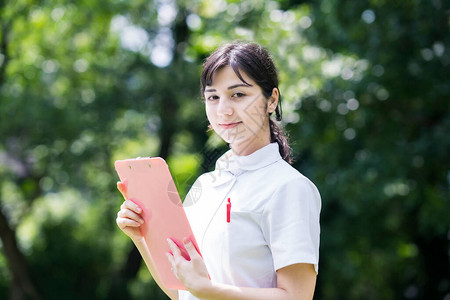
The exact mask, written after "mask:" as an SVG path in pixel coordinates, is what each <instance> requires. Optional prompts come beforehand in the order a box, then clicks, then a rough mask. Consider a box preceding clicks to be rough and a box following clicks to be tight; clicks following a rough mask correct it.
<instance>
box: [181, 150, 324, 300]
mask: <svg viewBox="0 0 450 300" xmlns="http://www.w3.org/2000/svg"><path fill="white" fill-rule="evenodd" d="M228 198H230V202H231V210H230V222H229V223H228V222H227V199H228ZM184 207H185V211H186V214H187V217H188V219H189V222H190V224H191V227H192V230H193V232H194V235H195V238H196V240H197V243H198V245H199V248H200V252H201V254H202V256H203V258H204V260H205V264H206V267H207V269H208V272H209V274H210V276H211V280H213V281H215V282H220V283H224V284H230V285H234V286H239V287H259V288H273V287H276V286H277V281H276V270H278V269H281V268H283V267H286V266H288V265H291V264H295V263H310V264H313V265H314V267H315V270H316V272H317V271H318V263H319V235H320V226H319V214H320V208H321V200H320V195H319V192H318V190H317V188H316V187H315V186H314V184H313V183H312V182H311V181H309V180H308V179H307V178H306V177H305V176H303V175H302V174H300V173H299V172H298V171H297V170H295V169H294V168H293V167H292V166H290V165H289V164H288V163H287V162H285V161H284V160H283V159H282V158H281V156H280V153H279V148H278V144H277V143H272V144H269V145H267V146H265V147H263V148H261V149H259V150H258V151H256V152H254V153H252V154H250V155H248V156H237V155H234V154H233V152H232V151H231V150H230V151H228V152H227V153H225V154H224V155H223V156H222V157H221V158H219V159H218V161H217V162H216V169H215V171H213V172H210V173H205V174H203V175H201V176H200V177H199V178H198V179H197V181H196V182H195V183H194V185H193V186H192V188H191V190H190V191H189V194H188V196H187V197H186V199H185V201H184ZM179 299H180V300H188V299H189V300H192V299H197V298H195V297H194V296H192V295H191V294H190V293H189V292H187V291H179Z"/></svg>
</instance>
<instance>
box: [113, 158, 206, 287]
mask: <svg viewBox="0 0 450 300" xmlns="http://www.w3.org/2000/svg"><path fill="white" fill-rule="evenodd" d="M114 166H115V168H116V171H117V174H118V175H119V178H120V181H121V182H122V183H123V184H124V185H125V188H126V194H127V195H126V197H127V199H129V200H131V201H133V202H135V203H136V204H137V205H139V206H140V207H141V209H142V211H143V213H142V217H143V219H144V221H145V222H144V224H143V225H142V226H141V234H142V236H143V237H144V239H145V242H146V244H147V247H148V249H149V252H150V257H151V260H152V261H153V264H154V266H155V270H156V272H157V273H158V276H159V278H160V279H161V281H162V283H163V284H164V285H165V286H166V287H168V288H170V289H182V290H185V289H186V288H185V287H184V286H183V285H182V284H181V283H180V282H179V281H178V279H177V278H176V277H175V275H173V272H172V271H171V267H172V266H171V265H170V263H169V261H168V260H167V256H166V253H167V252H170V248H169V245H168V243H167V238H171V239H172V240H173V241H174V242H175V243H176V244H177V245H178V246H179V247H180V248H181V249H182V255H183V256H184V257H185V258H186V259H188V260H189V259H190V258H189V255H188V254H187V251H186V250H185V249H184V246H183V243H182V241H183V239H185V238H189V239H191V241H192V242H193V244H194V246H195V247H196V248H197V251H198V249H199V248H198V245H197V242H196V240H195V237H194V234H193V233H192V229H191V226H190V225H189V221H188V219H187V217H186V214H185V212H184V208H183V204H182V202H181V199H180V196H179V194H178V191H177V189H176V186H175V184H174V182H173V179H172V175H171V174H170V171H169V167H168V166H167V164H166V162H165V161H164V159H162V158H160V157H151V158H136V159H126V160H117V161H116V162H115V163H114ZM199 253H200V252H199Z"/></svg>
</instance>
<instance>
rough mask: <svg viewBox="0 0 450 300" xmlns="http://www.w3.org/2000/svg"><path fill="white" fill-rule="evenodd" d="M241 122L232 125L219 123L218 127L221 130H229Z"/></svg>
mask: <svg viewBox="0 0 450 300" xmlns="http://www.w3.org/2000/svg"><path fill="white" fill-rule="evenodd" d="M241 123H242V122H233V123H221V124H219V126H220V127H222V128H223V129H231V128H234V127H236V126H237V125H239V124H241Z"/></svg>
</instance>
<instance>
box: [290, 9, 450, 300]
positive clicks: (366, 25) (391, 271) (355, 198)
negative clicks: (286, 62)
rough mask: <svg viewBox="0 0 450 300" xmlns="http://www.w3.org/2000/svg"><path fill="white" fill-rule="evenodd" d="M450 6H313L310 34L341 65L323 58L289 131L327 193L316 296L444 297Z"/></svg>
mask: <svg viewBox="0 0 450 300" xmlns="http://www.w3.org/2000/svg"><path fill="white" fill-rule="evenodd" d="M448 12H449V5H448V3H446V2H444V1H422V2H418V1H416V2H414V1H406V2H400V1H391V2H389V1H358V2H357V3H356V2H350V1H317V2H314V5H313V6H312V14H311V17H312V19H313V26H311V28H310V29H309V30H308V31H307V36H308V38H309V40H310V41H312V42H313V43H314V44H316V45H318V46H320V47H324V48H325V49H327V55H328V57H330V58H331V59H332V60H333V61H334V62H335V64H336V65H337V66H338V67H337V68H336V69H335V71H336V72H333V71H334V70H333V67H334V66H333V64H331V65H330V64H328V63H325V64H323V65H322V69H323V71H324V75H326V74H327V73H328V74H329V76H328V77H329V78H326V83H325V85H324V88H323V89H322V90H321V91H320V92H319V93H317V94H316V95H312V96H311V97H305V98H304V99H303V101H302V107H301V109H299V114H300V116H301V119H302V120H303V126H302V127H295V126H292V127H290V128H291V129H292V132H293V133H294V136H295V138H296V139H299V140H301V141H302V143H304V145H303V146H302V155H303V158H302V160H300V161H299V163H298V166H299V168H308V169H311V174H314V175H313V176H312V177H313V178H316V180H318V183H319V186H320V189H321V191H322V194H323V197H324V207H323V215H322V222H323V224H324V226H323V237H324V238H323V244H322V245H323V247H322V250H323V252H322V267H323V269H324V272H323V273H322V274H321V276H319V280H320V282H319V285H320V288H319V290H318V292H319V295H320V297H319V298H322V297H323V298H325V299H338V298H352V299H362V298H364V299H444V298H445V297H446V296H447V297H448V295H449V292H450V281H449V268H448V261H449V257H448V255H449V254H448V230H449V228H450V219H449V218H448V213H447V212H448V211H449V210H450V203H449V199H450V195H449V178H448V175H449V173H448V172H449V169H448V166H449V164H450V161H449V156H448V153H450V136H449V135H448V132H450V115H449V102H448V101H449V99H450V78H449V76H448V75H446V73H448V68H449V64H450V54H449V47H450V34H449V14H448ZM430 20H433V21H430ZM343 54H344V55H347V56H350V57H353V61H351V64H352V65H353V66H354V67H353V68H352V67H351V65H350V67H349V66H345V65H344V64H345V60H346V59H343V57H342V55H343ZM347 62H349V61H348V60H347ZM358 65H359V66H358ZM358 67H363V71H364V72H363V73H362V74H359V73H358V71H357V69H358ZM361 75H362V76H361ZM331 270H333V271H332V272H329V271H331ZM328 282H332V283H333V284H329V283H328Z"/></svg>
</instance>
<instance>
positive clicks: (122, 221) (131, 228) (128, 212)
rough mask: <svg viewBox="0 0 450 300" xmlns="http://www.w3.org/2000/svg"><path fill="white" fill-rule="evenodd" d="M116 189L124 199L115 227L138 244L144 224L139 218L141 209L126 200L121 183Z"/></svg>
mask: <svg viewBox="0 0 450 300" xmlns="http://www.w3.org/2000/svg"><path fill="white" fill-rule="evenodd" d="M117 188H118V189H119V191H120V192H121V193H122V195H123V197H124V199H125V201H124V202H123V203H122V205H121V206H120V210H119V212H118V213H117V219H116V223H117V226H119V228H120V229H121V230H122V231H123V232H124V233H125V234H126V235H128V236H129V237H130V238H131V239H132V240H133V241H134V242H138V241H140V240H141V239H143V237H142V235H141V230H140V227H141V225H142V224H144V219H143V218H142V216H141V214H142V209H141V208H140V207H139V206H138V205H137V204H136V203H134V202H133V201H131V200H128V199H127V198H126V191H125V190H124V186H123V183H122V182H118V183H117Z"/></svg>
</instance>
